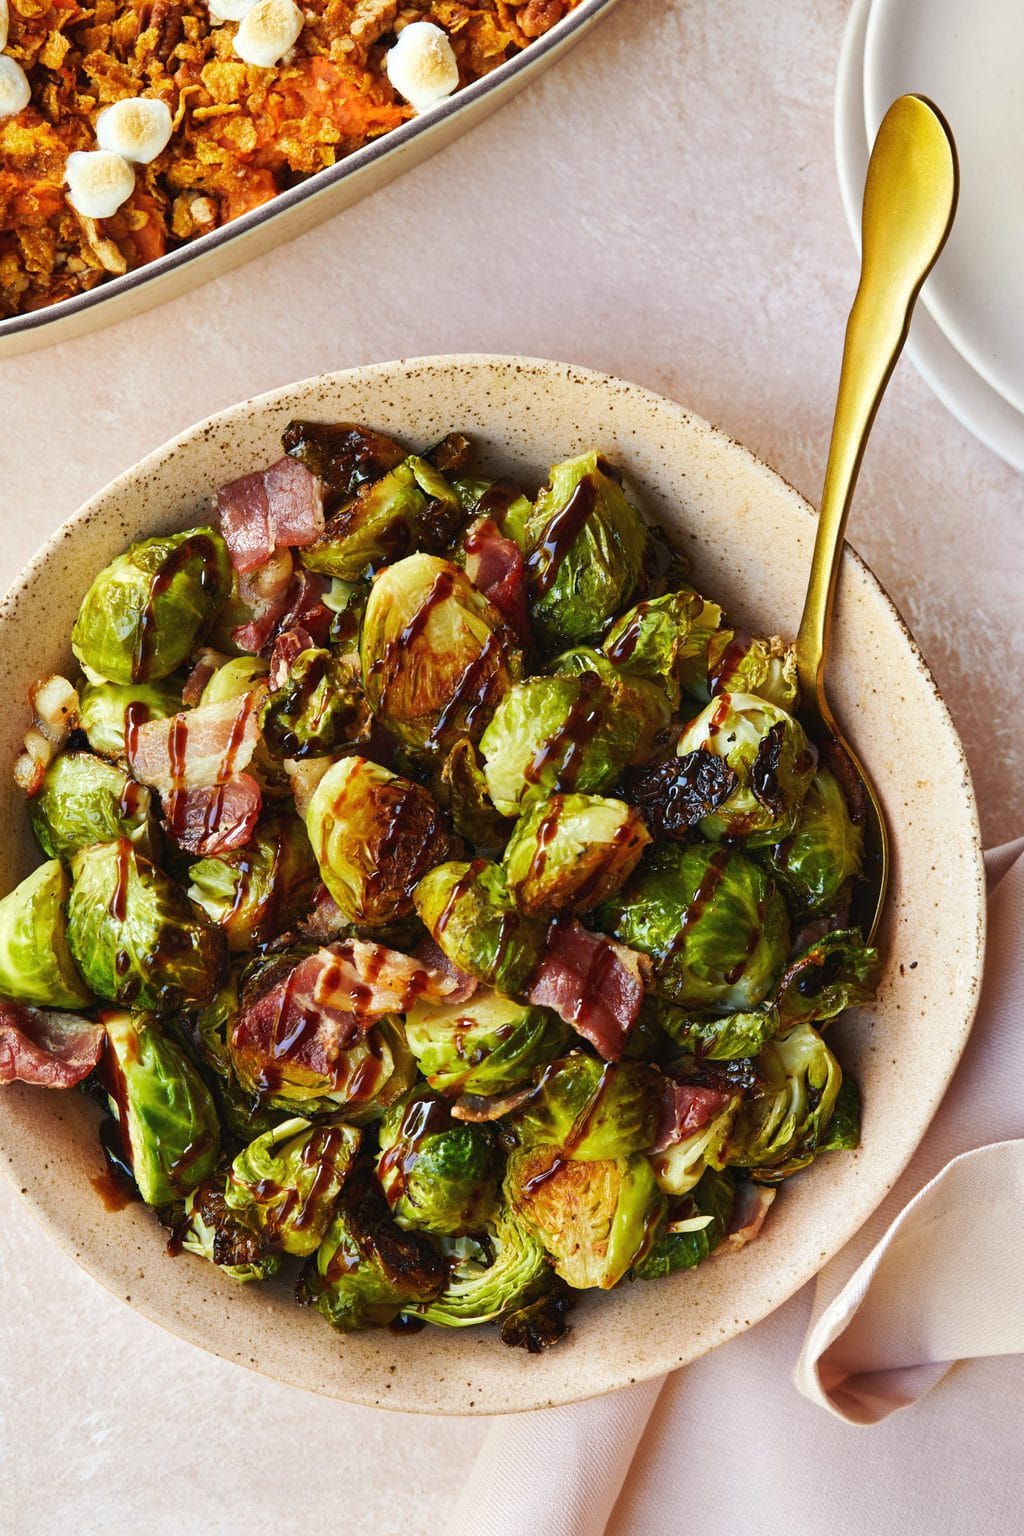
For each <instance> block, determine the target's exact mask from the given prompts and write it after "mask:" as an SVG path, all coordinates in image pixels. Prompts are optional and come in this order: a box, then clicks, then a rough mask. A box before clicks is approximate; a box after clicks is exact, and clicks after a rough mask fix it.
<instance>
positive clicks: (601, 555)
mask: <svg viewBox="0 0 1024 1536" xmlns="http://www.w3.org/2000/svg"><path fill="white" fill-rule="evenodd" d="M526 539H527V546H528V551H529V553H528V554H527V572H528V576H529V600H530V619H531V623H532V625H533V628H534V630H535V632H536V633H537V635H538V636H539V637H540V639H541V640H542V642H543V643H544V644H545V646H546V647H547V648H548V650H559V649H561V647H563V646H566V645H576V644H578V643H579V642H580V641H581V640H589V639H591V638H592V637H593V636H595V635H598V634H600V632H601V631H602V630H603V629H604V627H605V625H606V624H607V622H608V620H609V619H610V618H612V616H613V615H614V614H616V613H617V612H618V611H619V609H621V608H622V607H624V605H625V604H626V603H628V602H629V600H630V598H631V597H632V596H633V593H634V592H635V591H636V588H637V584H638V583H639V581H640V578H641V576H642V574H643V571H644V566H645V563H646V560H647V555H648V551H649V548H650V535H649V533H648V531H647V528H646V527H645V525H644V522H643V520H642V518H641V516H640V514H639V512H638V511H637V510H636V508H635V507H634V506H633V505H632V504H631V503H630V502H629V501H628V500H627V499H626V495H625V492H624V491H623V489H622V484H621V479H620V477H619V475H618V473H617V471H615V470H614V469H612V466H611V465H610V464H609V463H608V462H607V461H606V460H605V459H603V458H601V457H600V455H599V454H596V453H586V454H583V455H582V457H580V458H578V459H568V460H566V461H565V462H564V463H562V464H555V465H553V466H552V469H551V475H550V479H549V481H548V484H547V485H546V486H545V487H544V489H543V490H542V491H541V492H540V494H539V496H538V497H537V501H536V504H535V506H534V511H533V516H532V517H531V518H530V519H529V522H528V524H527V528H526Z"/></svg>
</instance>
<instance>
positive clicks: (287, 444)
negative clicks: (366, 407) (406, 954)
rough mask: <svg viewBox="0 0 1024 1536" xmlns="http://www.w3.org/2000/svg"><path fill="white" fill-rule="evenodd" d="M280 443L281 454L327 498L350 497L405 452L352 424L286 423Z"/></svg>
mask: <svg viewBox="0 0 1024 1536" xmlns="http://www.w3.org/2000/svg"><path fill="white" fill-rule="evenodd" d="M281 442H282V443H283V445H284V451H285V453H287V454H290V456H291V457H292V458H293V459H298V460H299V462H300V463H302V464H305V466H306V468H307V469H308V470H309V472H310V474H313V475H316V476H317V478H318V479H319V480H321V481H322V482H323V487H324V491H325V492H326V493H327V495H329V496H351V495H352V494H353V493H354V492H355V491H356V490H357V489H358V487H359V486H360V485H363V484H365V483H366V481H368V480H379V479H380V477H381V476H382V475H385V474H387V472H388V470H389V469H394V468H395V466H396V464H400V463H401V462H402V460H403V458H404V457H405V449H404V448H403V447H401V445H400V444H398V443H396V442H395V441H394V440H393V439H392V438H390V437H385V436H384V434H383V433H382V432H375V431H374V430H373V428H372V427H364V426H361V425H359V424H357V423H356V422H352V421H338V422H327V421H290V422H289V423H288V425H287V426H286V427H285V429H284V433H283V435H282V437H281Z"/></svg>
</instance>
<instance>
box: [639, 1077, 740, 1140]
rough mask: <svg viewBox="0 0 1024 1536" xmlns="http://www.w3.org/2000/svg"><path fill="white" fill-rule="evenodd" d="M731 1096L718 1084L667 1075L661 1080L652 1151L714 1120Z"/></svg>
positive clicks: (684, 1136)
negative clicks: (684, 1080) (700, 1083)
mask: <svg viewBox="0 0 1024 1536" xmlns="http://www.w3.org/2000/svg"><path fill="white" fill-rule="evenodd" d="M731 1098H732V1095H731V1094H728V1093H719V1091H718V1090H717V1088H701V1087H699V1086H698V1085H697V1084H696V1083H677V1082H675V1081H674V1080H673V1079H672V1078H670V1077H666V1078H665V1080H664V1082H663V1084H662V1099H661V1114H660V1115H659V1117H658V1135H657V1140H656V1141H655V1143H654V1146H653V1147H652V1148H651V1151H652V1152H664V1150H665V1148H666V1147H671V1146H674V1145H675V1143H676V1142H677V1141H684V1140H685V1138H686V1137H687V1136H692V1135H693V1132H694V1131H699V1130H700V1129H701V1128H702V1127H703V1126H705V1125H707V1123H708V1121H709V1120H713V1119H714V1118H715V1116H716V1115H718V1114H721V1112H722V1110H723V1109H724V1108H725V1106H726V1105H727V1104H728V1103H729V1101H730V1099H731Z"/></svg>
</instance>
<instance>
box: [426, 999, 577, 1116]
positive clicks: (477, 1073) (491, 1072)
mask: <svg viewBox="0 0 1024 1536" xmlns="http://www.w3.org/2000/svg"><path fill="white" fill-rule="evenodd" d="M405 1033H406V1037H407V1039H408V1042H409V1049H410V1050H411V1051H412V1053H413V1055H414V1056H415V1057H416V1060H417V1064H418V1066H419V1069H420V1071H421V1072H422V1074H423V1076H424V1077H425V1078H426V1079H427V1082H428V1083H429V1084H430V1085H431V1087H432V1088H437V1089H439V1090H440V1091H441V1092H442V1093H450V1092H459V1093H473V1094H484V1095H486V1094H501V1093H506V1092H507V1091H508V1090H509V1089H511V1088H518V1087H519V1086H520V1085H521V1084H522V1083H527V1082H529V1081H530V1079H531V1078H532V1077H533V1075H534V1073H535V1072H537V1071H539V1070H540V1068H542V1067H546V1066H547V1064H548V1062H550V1061H553V1060H554V1058H555V1057H556V1056H557V1055H558V1053H559V1052H560V1051H562V1050H564V1049H565V1047H566V1045H568V1043H569V1041H570V1039H571V1038H572V1033H573V1032H572V1029H571V1027H570V1026H569V1025H568V1024H566V1023H564V1022H563V1020H562V1019H560V1018H559V1017H558V1014H557V1013H554V1012H553V1011H552V1010H551V1009H550V1008H536V1007H533V1006H532V1005H531V1004H529V1003H517V1002H516V1001H515V1000H514V999H513V998H511V997H503V996H502V995H501V993H499V992H491V991H489V990H486V989H483V988H480V989H478V990H477V991H476V992H474V994H473V996H472V997H471V998H470V999H469V1000H468V1001H467V1002H464V1003H448V1004H446V1005H444V1006H438V1005H437V1004H436V1003H422V1002H421V1003H417V1004H416V1006H415V1007H414V1008H411V1009H410V1010H409V1012H408V1013H407V1014H406V1016H405Z"/></svg>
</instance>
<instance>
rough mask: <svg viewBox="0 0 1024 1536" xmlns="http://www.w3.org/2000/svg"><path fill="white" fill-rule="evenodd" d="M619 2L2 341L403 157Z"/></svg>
mask: <svg viewBox="0 0 1024 1536" xmlns="http://www.w3.org/2000/svg"><path fill="white" fill-rule="evenodd" d="M615 4H617V0H579V3H578V5H577V6H576V8H575V10H572V11H568V12H567V13H566V14H565V15H564V16H563V17H562V18H561V19H560V20H559V21H556V22H555V24H554V26H553V27H551V28H549V30H548V31H547V32H545V33H544V34H543V35H542V36H541V37H538V38H535V39H533V41H531V42H530V43H529V45H528V46H527V47H526V48H523V49H522V50H521V51H520V52H519V53H517V54H515V55H513V57H512V58H511V59H506V60H505V62H504V63H503V64H499V65H498V66H497V68H496V69H493V70H491V72H490V74H487V75H481V76H480V77H479V78H478V79H476V80H473V81H471V82H470V83H469V85H466V86H463V88H462V89H461V90H459V91H456V92H455V94H454V95H452V96H447V97H445V98H444V99H443V100H442V101H439V102H437V103H436V104H435V105H434V106H433V107H431V108H430V109H429V110H428V111H426V112H423V113H420V114H419V115H418V116H414V117H411V118H409V119H408V120H407V121H406V122H404V123H400V124H399V125H398V127H397V128H389V129H388V130H387V132H386V133H383V134H381V135H380V136H379V137H378V138H376V139H371V140H370V141H369V142H368V143H366V144H364V145H362V146H361V147H360V148H359V149H355V150H353V151H352V152H351V154H348V155H345V156H344V157H343V158H342V159H341V160H338V161H336V162H335V164H334V165H329V166H325V167H324V168H323V169H322V170H319V171H314V172H313V173H312V175H310V176H307V177H306V178H305V179H304V180H303V181H299V182H296V184H295V186H293V187H286V188H285V189H284V191H282V192H277V193H275V194H274V196H273V197H272V198H270V200H269V201H268V202H266V203H261V204H260V205H259V207H257V208H250V209H249V210H248V212H247V213H243V214H240V215H239V217H238V218H236V219H231V220H230V221H229V222H228V223H227V224H222V225H220V226H219V228H217V229H213V230H210V232H209V233H208V234H205V235H200V236H198V238H197V239H195V240H190V241H188V243H187V244H185V245H179V246H176V247H175V248H174V250H171V251H166V252H165V253H164V255H163V256H158V257H157V258H156V259H155V260H154V261H147V262H144V263H143V265H142V266H140V267H134V268H133V269H132V270H131V271H130V272H124V273H122V274H121V275H120V276H118V277H111V278H109V279H108V280H107V281H105V282H101V283H97V285H96V287H95V288H89V289H87V290H86V291H85V292H83V293H76V294H73V295H72V296H71V297H70V298H67V299H59V300H58V301H57V303H56V304H47V305H44V306H43V307H42V308H41V309H32V310H26V311H24V312H22V313H20V314H16V315H7V316H5V317H4V318H2V319H0V346H2V345H3V343H4V342H5V341H7V340H8V339H9V338H12V337H15V336H28V335H31V334H32V333H33V332H36V331H43V332H45V330H46V328H47V326H50V325H53V326H58V325H60V323H61V322H62V321H65V320H70V319H72V318H74V317H75V316H77V315H82V314H87V313H88V312H89V311H90V310H92V309H95V308H96V307H98V306H100V305H102V304H103V303H104V301H106V300H109V301H111V302H112V301H113V300H115V299H117V298H118V297H123V296H124V295H127V294H130V293H135V292H137V291H138V290H139V289H142V288H145V287H146V286H147V285H149V284H152V283H156V282H158V281H159V280H160V279H161V278H165V277H168V276H169V275H170V274H171V273H173V272H177V271H179V270H180V269H181V268H182V267H185V266H188V265H189V264H190V263H192V262H197V263H202V262H203V260H204V258H210V257H212V256H213V255H214V253H216V252H217V251H220V250H223V249H224V248H225V247H226V246H229V245H231V244H233V243H234V242H235V241H238V240H241V239H242V238H243V237H244V236H245V235H248V234H250V233H251V232H252V231H253V230H255V229H259V228H260V227H261V226H262V225H264V224H268V223H271V222H272V221H273V219H274V218H275V217H277V216H278V215H280V214H284V213H287V212H289V211H290V210H291V209H295V208H298V207H301V206H302V204H304V203H308V202H311V201H313V200H314V199H316V198H318V197H320V196H323V195H324V194H327V193H329V192H330V191H331V190H332V189H333V188H334V187H337V186H340V185H341V184H343V183H344V182H346V181H350V180H352V179H354V178H355V177H357V176H358V175H359V174H360V173H361V172H363V171H366V170H368V169H369V168H370V167H372V166H374V165H376V164H378V163H379V162H381V161H383V160H385V159H386V158H387V156H388V155H394V157H395V158H396V159H397V158H399V157H400V152H401V151H402V150H403V149H404V148H406V147H407V146H410V145H412V144H415V143H416V142H417V141H418V140H419V139H420V138H421V137H422V136H423V135H424V134H430V133H432V132H433V131H435V130H437V129H439V128H440V127H441V126H442V125H443V124H445V123H449V122H451V121H452V119H453V118H455V117H457V116H459V115H460V114H461V113H463V112H465V111H467V110H468V109H470V108H471V107H473V106H475V105H476V104H477V103H478V102H479V101H480V100H481V99H482V98H485V97H487V96H489V95H491V94H492V92H496V93H500V91H501V88H502V86H504V85H506V84H507V83H508V82H510V81H512V80H514V79H515V78H516V76H518V75H521V74H528V73H530V72H531V71H532V70H534V69H535V68H537V67H538V66H539V65H541V64H542V63H543V61H544V59H545V58H546V56H547V55H548V54H550V53H552V52H553V51H554V52H556V53H557V52H558V51H560V50H561V49H562V48H563V47H567V46H569V44H570V42H571V41H572V39H573V38H575V36H576V34H577V33H579V32H581V31H584V30H585V29H586V28H587V27H589V26H590V24H591V23H592V22H594V21H596V20H597V19H598V17H599V16H600V15H601V13H602V12H603V11H606V10H610V9H611V8H612V6H613V5H615ZM209 275H210V276H211V277H213V276H215V275H216V273H215V271H211V272H210V274H209Z"/></svg>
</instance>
